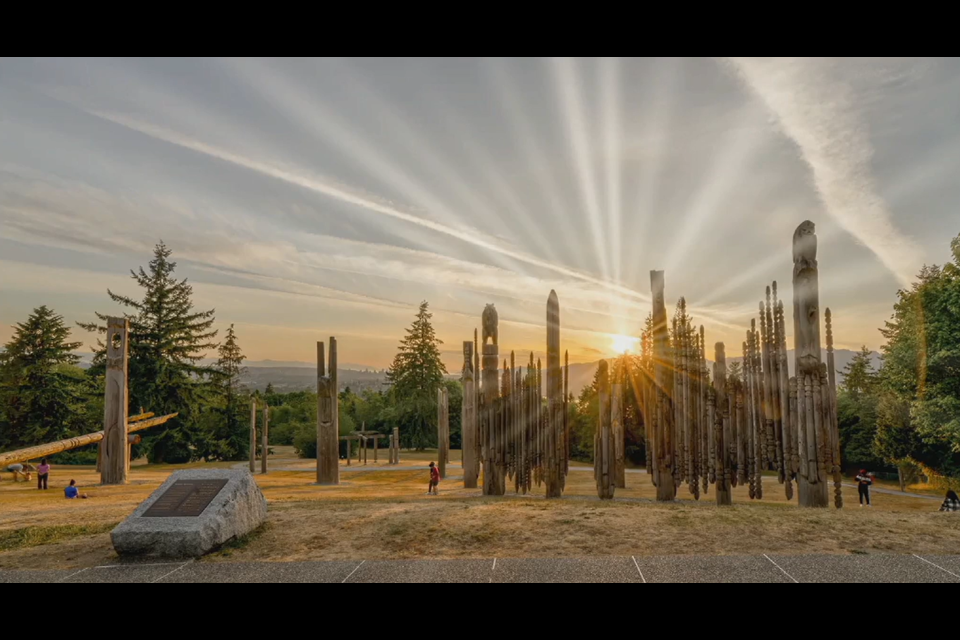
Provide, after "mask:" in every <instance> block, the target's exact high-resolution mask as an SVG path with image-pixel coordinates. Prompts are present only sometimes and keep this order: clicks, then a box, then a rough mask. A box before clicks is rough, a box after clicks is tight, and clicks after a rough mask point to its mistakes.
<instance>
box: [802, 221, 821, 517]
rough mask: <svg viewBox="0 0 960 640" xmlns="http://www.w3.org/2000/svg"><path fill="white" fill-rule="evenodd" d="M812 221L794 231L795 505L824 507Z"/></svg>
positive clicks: (816, 274) (817, 301)
mask: <svg viewBox="0 0 960 640" xmlns="http://www.w3.org/2000/svg"><path fill="white" fill-rule="evenodd" d="M819 279H820V276H819V267H818V265H817V236H816V226H815V225H814V224H813V223H812V222H810V221H806V222H804V223H803V224H801V225H800V226H799V227H798V228H797V230H796V232H795V233H794V235H793V299H794V325H795V331H794V340H795V348H796V360H797V405H798V411H797V413H798V419H799V424H798V426H799V433H800V437H799V447H800V473H799V476H798V483H797V484H798V485H799V494H800V500H799V502H800V506H802V507H826V506H827V504H828V492H827V478H826V477H824V475H823V473H822V472H823V467H824V464H825V461H824V460H823V453H824V444H825V443H824V442H822V440H821V438H822V433H821V431H822V424H823V415H818V411H820V410H822V406H821V405H822V404H823V403H822V400H818V399H817V392H819V391H820V365H821V363H822V359H821V354H820V283H819Z"/></svg>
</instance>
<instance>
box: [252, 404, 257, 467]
mask: <svg viewBox="0 0 960 640" xmlns="http://www.w3.org/2000/svg"><path fill="white" fill-rule="evenodd" d="M256 471H257V399H256V398H251V400H250V473H256Z"/></svg>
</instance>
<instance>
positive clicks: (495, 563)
mask: <svg viewBox="0 0 960 640" xmlns="http://www.w3.org/2000/svg"><path fill="white" fill-rule="evenodd" d="M492 570H493V571H496V570H497V559H496V558H494V559H493V569H492Z"/></svg>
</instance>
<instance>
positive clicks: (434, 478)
mask: <svg viewBox="0 0 960 640" xmlns="http://www.w3.org/2000/svg"><path fill="white" fill-rule="evenodd" d="M439 487H440V468H439V467H438V466H437V465H436V464H435V463H433V462H431V463H430V487H429V488H428V489H427V495H428V496H429V495H435V496H437V495H440V489H439Z"/></svg>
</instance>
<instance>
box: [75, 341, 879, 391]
mask: <svg viewBox="0 0 960 640" xmlns="http://www.w3.org/2000/svg"><path fill="white" fill-rule="evenodd" d="M834 353H835V358H836V363H837V369H838V375H837V381H838V382H842V381H843V373H842V372H843V369H844V368H845V367H846V366H847V364H849V363H850V362H851V361H852V360H853V359H854V357H855V356H856V355H857V352H855V351H849V350H847V349H838V350H836V351H835V352H834ZM78 355H81V360H82V361H81V366H83V367H87V366H89V364H90V360H91V359H92V356H91V354H90V353H84V354H78ZM824 355H825V354H824ZM872 356H873V366H874V368H877V369H878V368H879V367H880V362H881V358H880V354H879V353H877V352H873V354H872ZM787 357H788V359H789V361H790V369H791V371H793V350H790V351H788V352H787ZM739 360H742V358H729V359H728V362H736V361H739ZM213 362H215V360H213V359H209V358H207V359H204V363H206V364H210V363H213ZM711 364H712V362H711ZM599 365H600V362H599V361H597V362H584V363H578V364H571V365H570V393H572V394H574V395H577V396H578V395H580V392H581V391H582V390H583V389H584V387H587V386H589V385H591V384H593V378H594V376H595V375H596V373H597V368H598V367H599ZM244 366H245V367H246V368H247V372H246V374H245V375H244V376H243V378H242V381H243V384H244V385H245V386H246V387H247V388H249V389H256V390H260V391H263V390H264V389H266V387H267V385H268V384H273V388H274V389H275V390H276V391H277V392H279V393H288V392H291V391H308V390H313V389H315V387H316V384H317V373H316V365H315V364H313V363H310V362H296V361H293V362H281V361H276V360H258V361H253V362H245V363H244ZM338 369H339V382H340V388H341V389H344V388H346V387H350V389H351V390H353V391H355V392H358V393H359V392H362V391H364V390H366V389H372V390H374V391H379V390H382V389H386V388H387V386H388V385H387V381H386V378H387V375H386V370H384V369H377V368H376V367H369V366H366V365H359V364H351V363H343V364H340V365H339V367H338ZM459 377H460V376H459V375H450V376H448V378H450V379H458V378H459Z"/></svg>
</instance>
